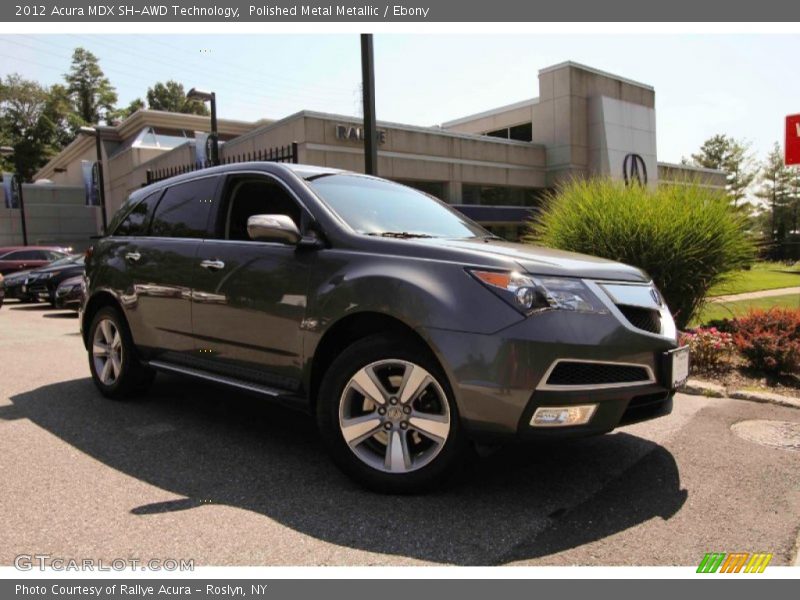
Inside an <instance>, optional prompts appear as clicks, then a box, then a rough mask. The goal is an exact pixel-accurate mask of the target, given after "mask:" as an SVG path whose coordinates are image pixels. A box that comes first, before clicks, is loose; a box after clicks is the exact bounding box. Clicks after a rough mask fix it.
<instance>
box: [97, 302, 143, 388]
mask: <svg viewBox="0 0 800 600" xmlns="http://www.w3.org/2000/svg"><path fill="white" fill-rule="evenodd" d="M89 368H90V370H91V372H92V379H93V380H94V384H95V385H96V386H97V389H99V390H100V392H101V393H102V394H103V395H104V396H106V397H107V398H113V399H122V398H129V397H131V396H135V395H137V394H141V393H143V392H144V391H146V390H147V388H148V387H149V386H150V384H151V383H152V382H153V378H154V377H155V372H154V371H153V370H152V369H149V368H147V367H145V366H144V365H142V364H141V363H140V362H139V360H138V358H137V357H136V349H135V348H134V345H133V339H132V338H131V335H130V332H129V331H128V327H127V323H125V320H124V319H123V318H122V316H121V315H120V313H119V311H117V310H116V309H114V308H112V307H105V308H101V309H100V310H99V311H97V314H96V315H95V316H94V318H93V319H92V325H91V327H90V328H89Z"/></svg>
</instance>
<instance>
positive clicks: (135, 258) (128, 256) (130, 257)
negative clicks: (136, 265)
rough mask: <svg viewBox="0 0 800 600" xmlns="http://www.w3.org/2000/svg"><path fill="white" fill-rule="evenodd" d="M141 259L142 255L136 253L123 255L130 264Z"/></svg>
mask: <svg viewBox="0 0 800 600" xmlns="http://www.w3.org/2000/svg"><path fill="white" fill-rule="evenodd" d="M140 258H142V255H141V254H139V253H138V252H128V253H127V254H126V255H125V259H126V260H129V261H131V262H139V259H140Z"/></svg>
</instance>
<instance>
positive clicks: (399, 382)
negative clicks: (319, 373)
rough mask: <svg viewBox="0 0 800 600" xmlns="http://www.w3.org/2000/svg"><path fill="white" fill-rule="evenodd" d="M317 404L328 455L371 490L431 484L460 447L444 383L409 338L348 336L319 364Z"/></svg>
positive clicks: (448, 469)
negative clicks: (349, 340)
mask: <svg viewBox="0 0 800 600" xmlns="http://www.w3.org/2000/svg"><path fill="white" fill-rule="evenodd" d="M317 408H318V410H317V415H318V422H319V426H320V430H321V432H322V435H323V437H324V439H325V441H326V443H327V445H328V448H329V449H330V452H331V455H332V457H333V459H334V461H335V462H336V463H337V465H338V466H339V467H340V468H341V469H342V470H343V471H344V472H345V473H347V474H348V475H350V476H351V477H353V478H354V479H355V480H356V481H358V482H359V483H361V484H363V485H364V486H366V487H368V488H370V489H372V490H375V491H380V492H390V493H413V492H420V491H424V490H427V489H430V488H432V487H434V486H436V485H438V484H440V483H441V482H442V481H443V480H444V479H446V478H447V476H448V475H450V474H451V473H452V472H454V471H455V470H456V468H457V466H458V464H459V462H460V459H461V458H462V456H463V454H464V452H463V450H464V439H463V433H462V431H461V426H460V422H459V418H458V411H457V408H456V405H455V402H454V401H453V393H452V391H451V389H450V385H449V382H448V381H447V378H446V377H445V375H444V373H443V371H442V369H441V367H440V366H439V364H438V363H437V362H436V360H435V359H434V358H433V356H431V353H430V352H429V351H428V350H427V349H426V348H424V347H421V345H420V344H418V343H415V342H413V341H408V340H404V339H400V338H397V339H395V338H390V337H386V336H374V337H370V338H366V339H363V340H360V341H358V342H356V343H354V344H353V345H352V346H350V347H349V348H347V349H346V350H345V351H344V352H343V353H342V354H341V355H340V356H339V357H338V358H337V359H336V360H334V361H333V363H332V364H331V365H330V367H329V368H328V370H327V371H326V373H325V376H324V377H323V381H322V384H321V386H320V392H319V399H318V407H317Z"/></svg>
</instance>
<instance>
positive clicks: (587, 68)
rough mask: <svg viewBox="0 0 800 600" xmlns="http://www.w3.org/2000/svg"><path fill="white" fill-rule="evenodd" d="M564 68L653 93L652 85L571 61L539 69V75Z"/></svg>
mask: <svg viewBox="0 0 800 600" xmlns="http://www.w3.org/2000/svg"><path fill="white" fill-rule="evenodd" d="M564 67H572V68H573V69H580V70H581V71H586V72H588V73H594V74H595V75H601V76H602V77H608V78H610V79H616V80H617V81H622V82H623V83H627V84H629V85H635V86H636V87H640V88H644V89H646V90H650V91H651V92H652V91H654V89H655V88H654V87H653V86H652V85H647V84H646V83H641V82H639V81H634V80H633V79H628V78H627V77H620V76H619V75H614V73H609V72H608V71H602V70H600V69H595V68H594V67H590V66H588V65H583V64H581V63H577V62H574V61H571V60H567V61H564V62H562V63H558V64H557V65H553V66H551V67H545V68H544V69H539V74H540V75H541V74H542V73H549V72H550V71H557V70H558V69H563V68H564Z"/></svg>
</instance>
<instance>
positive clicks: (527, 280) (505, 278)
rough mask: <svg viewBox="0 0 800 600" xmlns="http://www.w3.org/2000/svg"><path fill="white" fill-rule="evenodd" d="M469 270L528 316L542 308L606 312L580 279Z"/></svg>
mask: <svg viewBox="0 0 800 600" xmlns="http://www.w3.org/2000/svg"><path fill="white" fill-rule="evenodd" d="M469 273H470V274H471V275H472V276H473V277H475V278H476V279H477V280H478V281H480V282H481V283H482V284H484V285H485V286H486V287H488V288H489V289H490V290H491V291H493V292H494V293H495V294H497V295H498V296H500V297H501V298H503V300H505V301H506V302H508V303H509V304H511V306H513V307H514V308H516V309H517V310H519V311H520V312H522V313H523V314H526V315H529V314H532V313H534V312H537V311H542V310H548V309H551V310H571V311H576V312H591V313H605V312H608V309H606V307H605V305H603V303H602V302H601V301H600V300H599V299H598V298H597V296H595V295H594V294H593V293H592V291H591V290H590V289H589V288H588V287H586V285H585V284H584V283H583V282H582V281H580V280H579V279H571V278H568V277H536V276H532V275H524V274H522V273H518V272H517V271H478V270H471V269H470V270H469Z"/></svg>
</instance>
